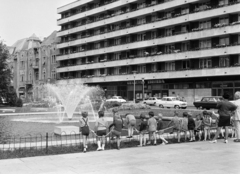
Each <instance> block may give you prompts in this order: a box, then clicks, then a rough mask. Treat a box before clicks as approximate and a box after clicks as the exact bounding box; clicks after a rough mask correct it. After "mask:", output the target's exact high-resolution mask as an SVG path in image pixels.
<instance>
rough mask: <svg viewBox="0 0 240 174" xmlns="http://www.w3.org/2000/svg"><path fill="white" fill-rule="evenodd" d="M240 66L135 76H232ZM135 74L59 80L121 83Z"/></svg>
mask: <svg viewBox="0 0 240 174" xmlns="http://www.w3.org/2000/svg"><path fill="white" fill-rule="evenodd" d="M239 70H240V65H238V66H234V67H222V68H219V67H215V68H206V69H193V70H191V69H189V70H181V71H162V72H152V73H137V74H135V80H141V79H143V78H144V79H145V80H152V79H162V80H164V79H175V78H195V77H217V76H232V75H239ZM133 80H134V76H133V74H122V75H107V76H86V77H85V78H72V77H71V78H66V79H59V80H58V83H59V84H61V83H62V84H65V83H70V84H71V83H73V84H74V83H77V82H83V83H102V82H121V81H133Z"/></svg>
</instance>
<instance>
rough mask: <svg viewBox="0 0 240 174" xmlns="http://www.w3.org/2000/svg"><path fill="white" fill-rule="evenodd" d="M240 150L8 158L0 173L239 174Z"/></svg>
mask: <svg viewBox="0 0 240 174" xmlns="http://www.w3.org/2000/svg"><path fill="white" fill-rule="evenodd" d="M239 149H240V143H234V142H233V140H232V139H230V140H229V143H228V144H225V143H223V140H219V141H218V143H216V144H211V143H209V142H204V141H201V142H191V143H180V144H169V145H158V146H147V147H136V148H126V149H121V150H106V151H100V152H97V151H95V152H88V153H75V154H64V155H52V156H40V157H31V158H18V159H8V160H0V174H80V173H81V174H83V173H84V174H108V173H109V174H142V173H144V174H156V173H158V174H159V173H160V174H161V173H162V174H192V173H193V174H239V173H240V165H239V164H240V150H239ZM0 155H1V154H0Z"/></svg>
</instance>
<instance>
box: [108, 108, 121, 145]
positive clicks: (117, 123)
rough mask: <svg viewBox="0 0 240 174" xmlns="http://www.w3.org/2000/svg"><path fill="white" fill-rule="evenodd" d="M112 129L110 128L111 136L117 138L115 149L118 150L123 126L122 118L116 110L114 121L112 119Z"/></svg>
mask: <svg viewBox="0 0 240 174" xmlns="http://www.w3.org/2000/svg"><path fill="white" fill-rule="evenodd" d="M112 125H113V129H112V130H111V134H112V137H114V136H116V138H117V149H118V150H120V143H121V140H120V137H121V132H122V128H123V119H122V117H121V116H120V114H119V113H118V112H117V111H116V112H115V115H114V121H113V124H112Z"/></svg>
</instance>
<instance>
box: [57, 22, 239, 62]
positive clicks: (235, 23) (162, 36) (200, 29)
mask: <svg viewBox="0 0 240 174" xmlns="http://www.w3.org/2000/svg"><path fill="white" fill-rule="evenodd" d="M239 24H240V21H236V22H233V23H231V24H224V25H215V26H213V27H211V28H194V29H192V31H188V32H186V31H183V32H177V33H175V34H173V35H167V34H165V35H160V36H157V37H155V38H150V39H145V40H142V41H135V42H143V41H146V40H153V39H157V38H166V37H171V36H176V35H181V34H186V33H192V32H201V31H203V30H213V29H216V28H220V27H231V26H234V25H239ZM131 43H134V42H126V43H125V44H131ZM119 45H124V44H118V45H113V46H119ZM232 45H235V44H232ZM113 46H108V47H113ZM108 47H102V48H108ZM102 48H97V49H102ZM97 49H90V50H85V49H82V51H76V50H75V51H72V52H70V53H68V52H66V53H65V54H59V55H58V56H63V55H68V54H75V53H78V52H84V51H91V50H97ZM173 52H174V53H176V52H182V51H181V50H178V51H176V50H173ZM151 54H158V55H159V54H164V53H163V52H161V51H158V52H156V53H151ZM130 56H131V57H129V58H134V57H135V55H130ZM105 61H107V60H105ZM89 63H95V62H89ZM96 63H98V62H96Z"/></svg>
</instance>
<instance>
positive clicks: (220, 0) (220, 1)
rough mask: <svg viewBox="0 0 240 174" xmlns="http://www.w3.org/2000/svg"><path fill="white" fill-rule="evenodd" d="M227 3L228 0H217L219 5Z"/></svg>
mask: <svg viewBox="0 0 240 174" xmlns="http://www.w3.org/2000/svg"><path fill="white" fill-rule="evenodd" d="M227 4H228V0H219V3H218V5H219V6H224V5H227Z"/></svg>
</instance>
